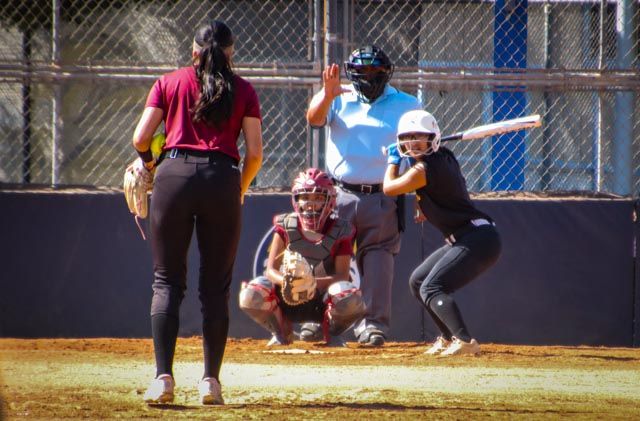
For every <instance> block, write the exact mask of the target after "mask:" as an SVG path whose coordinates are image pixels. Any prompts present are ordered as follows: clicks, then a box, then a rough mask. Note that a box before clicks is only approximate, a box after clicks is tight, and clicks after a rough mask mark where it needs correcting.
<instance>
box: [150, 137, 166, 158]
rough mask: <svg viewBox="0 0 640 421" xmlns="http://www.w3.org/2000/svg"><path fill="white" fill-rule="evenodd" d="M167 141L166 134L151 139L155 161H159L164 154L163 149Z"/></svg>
mask: <svg viewBox="0 0 640 421" xmlns="http://www.w3.org/2000/svg"><path fill="white" fill-rule="evenodd" d="M166 140H167V139H166V137H165V135H164V133H158V134H156V135H155V136H153V139H151V154H153V157H154V158H155V159H158V157H159V156H160V154H161V153H162V147H163V146H164V143H165V141H166Z"/></svg>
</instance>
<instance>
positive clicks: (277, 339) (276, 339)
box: [267, 333, 293, 348]
mask: <svg viewBox="0 0 640 421" xmlns="http://www.w3.org/2000/svg"><path fill="white" fill-rule="evenodd" d="M292 343H293V334H290V335H288V336H287V337H284V336H282V335H277V334H275V333H274V334H273V336H271V340H269V342H268V343H267V347H268V348H271V347H273V346H287V345H291V344H292Z"/></svg>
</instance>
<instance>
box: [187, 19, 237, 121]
mask: <svg viewBox="0 0 640 421" xmlns="http://www.w3.org/2000/svg"><path fill="white" fill-rule="evenodd" d="M194 41H195V44H196V45H197V46H198V47H200V52H199V57H198V60H197V61H196V63H195V68H196V76H197V77H198V81H199V82H200V97H199V98H198V101H197V102H196V104H195V106H194V107H193V109H192V113H193V121H202V122H205V123H207V124H210V125H212V126H216V127H219V126H220V125H221V123H223V122H225V121H227V120H228V119H229V118H230V117H231V112H232V110H233V88H234V86H233V70H231V62H230V59H229V58H228V57H227V55H226V54H225V53H224V49H225V48H227V47H230V46H232V45H233V35H232V34H231V30H230V29H229V27H228V26H227V25H225V24H224V23H223V22H220V21H217V20H211V21H209V23H208V24H206V25H204V26H202V27H200V29H198V31H197V32H196V35H195V37H194Z"/></svg>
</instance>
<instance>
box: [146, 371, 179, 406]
mask: <svg viewBox="0 0 640 421" xmlns="http://www.w3.org/2000/svg"><path fill="white" fill-rule="evenodd" d="M174 386H175V381H174V380H173V377H171V375H169V374H161V375H159V376H158V377H157V378H155V379H153V380H151V383H150V384H149V387H148V388H147V391H146V392H144V398H143V399H144V401H145V402H146V403H149V404H163V403H171V402H173V388H174Z"/></svg>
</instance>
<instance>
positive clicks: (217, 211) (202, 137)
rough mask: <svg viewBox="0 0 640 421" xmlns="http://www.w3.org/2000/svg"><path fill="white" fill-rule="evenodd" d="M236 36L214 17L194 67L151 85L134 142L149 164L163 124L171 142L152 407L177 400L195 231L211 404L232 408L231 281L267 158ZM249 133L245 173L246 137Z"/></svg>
mask: <svg viewBox="0 0 640 421" xmlns="http://www.w3.org/2000/svg"><path fill="white" fill-rule="evenodd" d="M232 54H233V36H232V34H231V30H230V29H229V28H228V27H227V26H226V25H225V24H224V23H222V22H220V21H215V20H212V21H210V22H208V23H207V24H205V25H203V26H201V27H200V28H199V29H198V30H197V31H196V34H195V37H194V40H193V47H192V61H193V64H192V65H191V66H187V67H184V68H181V69H178V70H176V71H174V72H172V73H168V74H165V75H164V76H162V77H161V78H160V79H159V80H158V81H156V83H155V84H154V85H153V87H152V88H151V92H149V95H148V98H147V102H146V106H145V109H144V112H143V114H142V117H141V118H140V121H139V123H138V126H137V127H136V130H135V133H134V136H133V145H134V147H135V149H136V150H137V152H138V154H139V155H140V159H141V160H142V161H143V162H144V163H145V166H146V168H147V169H149V170H153V169H154V167H155V166H156V165H157V164H156V163H155V162H154V160H153V157H152V154H151V152H150V150H149V148H150V144H151V139H152V136H153V134H154V132H155V131H156V129H157V128H158V126H159V125H160V123H161V122H162V121H164V125H165V132H166V144H165V146H164V148H163V153H162V155H161V156H162V158H163V159H162V164H161V165H157V168H156V169H155V183H154V187H153V192H152V200H151V208H150V224H151V249H152V253H153V268H154V276H155V279H154V282H153V299H152V302H151V328H152V333H153V345H154V350H155V358H156V370H157V371H156V378H155V379H154V380H153V381H152V382H151V384H150V385H149V388H148V389H147V391H146V393H145V395H144V400H145V401H146V402H148V403H170V402H172V401H173V398H174V391H173V389H174V384H175V382H174V379H173V357H174V352H175V346H176V340H177V337H178V328H179V314H180V304H181V302H182V299H183V297H184V291H185V289H186V267H187V262H186V260H187V252H188V249H189V243H190V241H191V236H192V233H193V230H194V227H195V232H196V236H197V240H198V249H199V251H200V276H199V285H198V290H199V298H200V302H201V304H202V339H203V347H204V373H203V376H202V380H201V381H200V383H199V385H198V391H199V395H200V401H201V403H202V404H222V403H223V399H222V392H221V387H220V383H219V373H220V366H221V364H222V358H223V355H224V350H225V345H226V341H227V334H228V328H229V310H228V299H229V287H230V284H231V274H232V271H233V264H234V261H235V257H236V251H237V246H238V241H239V237H240V223H241V221H240V216H241V209H240V206H241V202H242V198H243V196H244V194H245V193H246V191H247V189H248V188H249V184H250V183H251V181H252V180H253V178H254V177H255V176H256V174H257V173H258V170H259V169H260V166H261V164H262V127H261V125H262V123H261V116H260V105H259V102H258V97H257V95H256V92H255V90H254V89H253V87H252V86H251V84H249V82H247V81H245V80H244V79H242V78H240V77H239V76H237V75H235V74H234V72H233V70H232V68H231V58H232ZM240 131H242V132H243V134H244V138H245V141H246V154H245V156H244V162H243V165H242V170H240V169H239V160H240V155H239V152H238V146H237V140H238V136H239V134H240Z"/></svg>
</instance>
